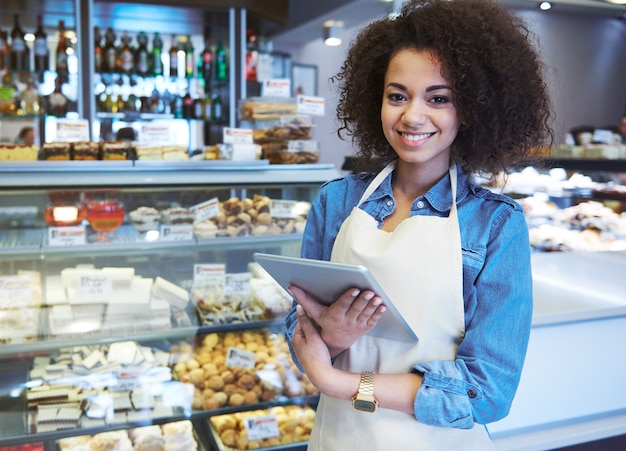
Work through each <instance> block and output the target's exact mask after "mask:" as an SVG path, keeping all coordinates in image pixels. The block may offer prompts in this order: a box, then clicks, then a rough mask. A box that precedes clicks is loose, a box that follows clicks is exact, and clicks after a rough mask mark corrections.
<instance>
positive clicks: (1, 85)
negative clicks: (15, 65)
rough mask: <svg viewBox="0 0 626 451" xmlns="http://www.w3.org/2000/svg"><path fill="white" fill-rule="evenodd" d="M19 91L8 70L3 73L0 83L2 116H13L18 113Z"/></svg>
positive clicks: (0, 110)
mask: <svg viewBox="0 0 626 451" xmlns="http://www.w3.org/2000/svg"><path fill="white" fill-rule="evenodd" d="M17 101H18V90H17V86H15V83H13V77H12V76H11V72H10V71H9V70H8V69H4V70H3V72H2V81H1V82H0V114H6V115H13V114H15V113H16V112H17Z"/></svg>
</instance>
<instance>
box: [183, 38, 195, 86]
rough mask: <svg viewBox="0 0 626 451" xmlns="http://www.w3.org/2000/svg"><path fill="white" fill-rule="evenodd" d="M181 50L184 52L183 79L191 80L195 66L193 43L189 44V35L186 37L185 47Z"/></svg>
mask: <svg viewBox="0 0 626 451" xmlns="http://www.w3.org/2000/svg"><path fill="white" fill-rule="evenodd" d="M183 50H184V51H185V77H187V78H193V74H194V70H195V68H196V64H195V55H194V48H193V42H191V36H190V35H187V40H186V41H185V46H184V49H183Z"/></svg>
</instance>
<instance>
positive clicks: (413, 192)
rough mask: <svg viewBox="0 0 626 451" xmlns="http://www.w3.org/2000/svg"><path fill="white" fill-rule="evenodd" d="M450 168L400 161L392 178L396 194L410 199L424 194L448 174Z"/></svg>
mask: <svg viewBox="0 0 626 451" xmlns="http://www.w3.org/2000/svg"><path fill="white" fill-rule="evenodd" d="M448 169H449V167H448V166H445V167H443V166H441V167H432V166H428V167H424V166H422V165H411V164H406V163H403V162H402V161H398V164H397V166H396V170H395V171H394V176H393V180H392V187H393V190H394V194H395V195H396V197H397V196H398V195H401V196H403V197H405V198H408V199H415V198H417V197H419V196H422V195H424V194H425V193H426V192H427V191H428V190H429V189H431V188H432V187H433V186H434V185H435V184H436V183H437V182H438V181H439V180H441V178H442V177H443V176H445V175H446V173H447V172H448Z"/></svg>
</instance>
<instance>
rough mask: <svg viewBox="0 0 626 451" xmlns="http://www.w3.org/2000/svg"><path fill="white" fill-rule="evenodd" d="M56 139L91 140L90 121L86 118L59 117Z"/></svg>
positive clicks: (70, 140)
mask: <svg viewBox="0 0 626 451" xmlns="http://www.w3.org/2000/svg"><path fill="white" fill-rule="evenodd" d="M54 140H55V141H59V142H76V141H89V121H88V120H86V119H57V121H56V133H55V137H54Z"/></svg>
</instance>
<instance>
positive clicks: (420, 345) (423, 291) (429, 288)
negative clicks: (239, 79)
mask: <svg viewBox="0 0 626 451" xmlns="http://www.w3.org/2000/svg"><path fill="white" fill-rule="evenodd" d="M394 168H395V163H391V164H390V165H388V166H387V167H386V168H385V169H383V171H381V173H380V174H378V175H377V176H376V178H374V180H373V181H372V182H371V183H370V185H369V186H368V188H367V190H366V191H365V193H364V194H363V196H362V197H361V200H360V201H359V205H360V204H361V203H362V202H363V201H365V200H366V199H367V198H368V197H369V196H370V195H371V194H372V193H373V192H374V190H375V189H376V188H377V187H378V186H379V185H380V184H381V182H382V181H383V180H384V179H385V177H386V176H387V175H388V174H389V173H391V172H392V171H393V170H394ZM450 180H451V183H452V208H451V210H450V216H449V217H447V218H442V217H438V216H421V215H417V216H412V217H410V218H407V219H404V220H403V221H402V222H401V223H400V224H399V225H398V226H397V227H396V229H395V230H394V231H393V232H392V233H390V232H386V231H384V230H381V229H379V228H378V227H377V224H376V220H375V219H374V218H372V217H371V216H370V215H369V214H367V213H366V212H364V211H363V210H361V209H360V208H359V205H357V206H356V207H354V209H353V210H352V212H351V213H350V215H349V216H348V218H346V220H345V221H344V223H343V224H342V226H341V228H340V230H339V234H338V235H337V239H336V241H335V244H334V246H333V250H332V254H331V260H332V261H337V262H344V263H353V264H361V265H364V266H367V267H368V268H369V269H370V270H371V272H372V274H373V275H374V277H376V279H377V280H378V282H379V283H380V285H381V286H382V288H383V289H384V290H385V292H386V293H387V295H388V296H389V297H390V298H391V299H393V301H394V304H395V305H396V306H397V307H398V310H399V311H400V312H401V313H402V315H403V316H404V317H405V318H406V320H407V322H408V323H409V325H410V326H411V327H412V328H413V330H414V331H415V333H416V334H417V336H418V339H419V340H418V342H417V344H411V343H403V342H400V341H394V340H389V339H385V338H378V337H373V336H369V335H365V336H363V337H361V338H360V339H359V340H358V341H357V342H356V343H355V344H354V345H353V346H352V347H351V348H350V349H348V350H346V351H344V352H343V353H342V354H340V355H339V356H338V357H337V359H336V360H335V363H334V366H335V367H337V368H340V369H342V370H345V371H350V372H353V373H360V372H361V371H362V370H371V371H374V373H408V372H410V371H411V368H412V366H413V365H414V364H416V363H419V362H428V361H431V360H454V359H455V357H456V350H457V347H458V344H459V342H460V340H461V339H462V337H463V335H464V333H465V320H464V303H463V262H462V253H461V237H460V231H459V222H458V217H457V209H456V166H455V165H454V164H453V165H452V166H451V167H450ZM355 388H356V387H355ZM374 393H376V386H374ZM317 412H318V415H316V419H315V426H314V428H313V432H312V435H311V439H310V440H309V448H308V449H309V450H320V451H330V450H338V451H348V450H362V451H369V450H381V451H403V450H418V451H426V450H436V451H448V450H450V451H457V450H462V451H466V450H476V451H485V450H490V449H493V445H492V444H491V440H490V439H489V437H488V434H487V431H486V429H485V427H484V426H482V425H475V426H474V428H473V429H456V428H443V427H435V426H429V425H425V424H422V423H420V422H418V421H417V420H416V419H415V417H414V416H413V415H409V414H406V413H402V412H398V411H394V410H390V409H383V408H379V409H377V411H376V412H374V413H367V412H359V411H356V410H355V409H354V408H353V407H352V403H351V402H350V401H346V400H340V399H335V398H329V397H326V396H324V395H322V396H321V397H320V402H319V405H318V408H317Z"/></svg>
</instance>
